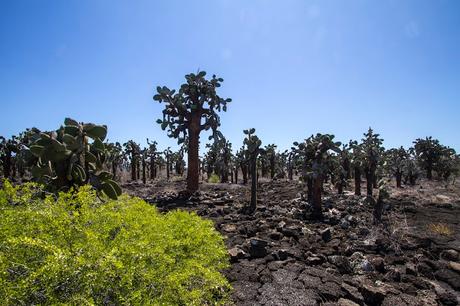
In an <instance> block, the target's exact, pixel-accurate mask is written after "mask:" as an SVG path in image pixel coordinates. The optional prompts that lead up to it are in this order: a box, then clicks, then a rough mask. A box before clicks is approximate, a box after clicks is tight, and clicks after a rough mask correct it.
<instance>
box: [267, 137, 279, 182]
mask: <svg viewBox="0 0 460 306" xmlns="http://www.w3.org/2000/svg"><path fill="white" fill-rule="evenodd" d="M265 156H266V157H267V159H268V165H269V167H270V178H271V179H272V180H273V179H274V178H275V170H276V145H275V144H269V145H267V146H265Z"/></svg>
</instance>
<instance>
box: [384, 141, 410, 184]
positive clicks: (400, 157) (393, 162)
mask: <svg viewBox="0 0 460 306" xmlns="http://www.w3.org/2000/svg"><path fill="white" fill-rule="evenodd" d="M408 158H409V154H408V153H407V151H406V150H405V149H404V148H403V147H400V148H398V149H396V148H393V149H390V150H388V151H386V152H385V166H386V167H385V168H387V171H388V172H389V173H390V175H392V176H394V177H395V179H396V188H401V187H402V186H401V182H402V176H403V173H404V165H405V164H406V162H407V159H408Z"/></svg>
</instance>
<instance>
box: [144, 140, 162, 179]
mask: <svg viewBox="0 0 460 306" xmlns="http://www.w3.org/2000/svg"><path fill="white" fill-rule="evenodd" d="M147 144H148V146H149V147H148V149H147V155H148V156H149V159H150V160H149V164H150V179H151V180H152V181H153V180H154V179H156V177H157V161H156V159H157V156H158V154H160V153H159V152H158V151H157V145H158V143H157V142H156V141H153V142H150V140H149V139H148V138H147Z"/></svg>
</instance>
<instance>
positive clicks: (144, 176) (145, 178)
mask: <svg viewBox="0 0 460 306" xmlns="http://www.w3.org/2000/svg"><path fill="white" fill-rule="evenodd" d="M145 166H146V165H145V158H144V157H142V183H143V184H145V183H146V181H147V176H146V174H145V169H146V167H145Z"/></svg>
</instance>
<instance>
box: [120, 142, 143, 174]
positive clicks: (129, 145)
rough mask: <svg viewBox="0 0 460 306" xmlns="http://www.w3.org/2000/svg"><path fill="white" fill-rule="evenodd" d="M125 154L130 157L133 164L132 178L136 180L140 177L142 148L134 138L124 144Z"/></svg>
mask: <svg viewBox="0 0 460 306" xmlns="http://www.w3.org/2000/svg"><path fill="white" fill-rule="evenodd" d="M123 147H124V148H125V152H124V153H125V155H126V156H127V157H128V158H129V162H130V165H131V180H132V181H136V180H137V178H138V175H137V174H138V172H139V170H138V168H139V161H140V154H141V148H140V146H139V144H137V143H136V142H135V141H134V140H129V141H127V142H126V143H124V144H123Z"/></svg>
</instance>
